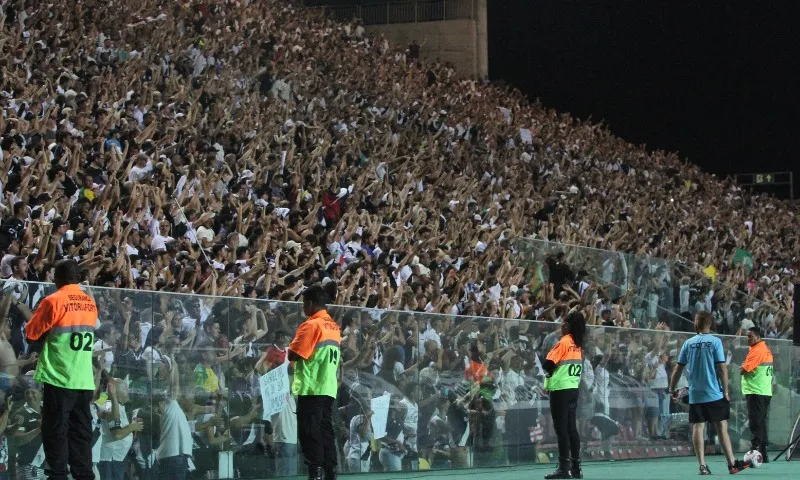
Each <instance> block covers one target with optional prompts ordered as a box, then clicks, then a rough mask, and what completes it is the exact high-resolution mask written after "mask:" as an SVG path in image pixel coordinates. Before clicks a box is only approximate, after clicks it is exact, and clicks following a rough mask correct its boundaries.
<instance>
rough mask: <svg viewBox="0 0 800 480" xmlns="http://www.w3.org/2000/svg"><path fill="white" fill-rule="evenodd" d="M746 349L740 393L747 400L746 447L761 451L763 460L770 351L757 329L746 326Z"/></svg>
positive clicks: (765, 460) (769, 387) (770, 382)
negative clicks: (748, 346) (748, 429)
mask: <svg viewBox="0 0 800 480" xmlns="http://www.w3.org/2000/svg"><path fill="white" fill-rule="evenodd" d="M747 343H748V344H749V345H750V350H749V351H748V352H747V358H745V360H744V363H743V364H742V368H741V372H740V373H741V374H742V394H743V395H744V396H745V398H746V399H747V418H748V420H749V423H750V433H751V436H750V449H751V450H758V451H759V452H761V457H762V458H763V459H764V462H765V463H766V462H768V461H769V460H768V459H767V443H768V440H767V428H768V426H769V423H768V422H767V416H768V415H769V402H770V400H772V374H773V368H774V360H773V357H772V351H771V350H770V349H769V347H768V346H767V343H766V342H765V341H764V340H763V339H762V335H761V329H760V328H758V327H750V329H749V330H748V331H747Z"/></svg>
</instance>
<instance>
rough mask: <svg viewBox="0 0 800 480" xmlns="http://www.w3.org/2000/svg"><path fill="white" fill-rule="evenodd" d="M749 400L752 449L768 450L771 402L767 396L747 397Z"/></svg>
mask: <svg viewBox="0 0 800 480" xmlns="http://www.w3.org/2000/svg"><path fill="white" fill-rule="evenodd" d="M745 398H747V417H748V420H749V421H750V435H751V436H750V447H751V448H752V449H753V450H760V451H764V452H765V451H766V450H767V442H768V438H767V426H768V424H767V417H768V415H769V402H770V400H772V397H769V396H767V395H745Z"/></svg>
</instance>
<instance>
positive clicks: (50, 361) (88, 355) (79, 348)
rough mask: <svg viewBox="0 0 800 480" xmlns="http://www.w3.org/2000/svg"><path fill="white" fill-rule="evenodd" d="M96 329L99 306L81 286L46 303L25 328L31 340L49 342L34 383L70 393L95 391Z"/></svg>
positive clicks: (69, 288) (65, 289)
mask: <svg viewBox="0 0 800 480" xmlns="http://www.w3.org/2000/svg"><path fill="white" fill-rule="evenodd" d="M95 325H97V305H95V303H94V300H92V297H90V296H89V295H87V294H86V293H84V292H83V291H82V290H81V289H80V286H79V285H65V286H63V287H61V288H59V289H58V291H56V292H55V293H53V294H52V295H50V296H48V297H47V298H45V299H44V300H42V302H41V303H40V304H39V306H38V307H37V308H36V311H35V312H33V316H32V317H31V319H30V320H29V321H28V323H27V324H26V325H25V335H26V336H27V337H28V339H29V340H32V341H37V340H39V339H41V338H43V337H44V338H45V342H44V346H43V348H42V353H41V354H40V355H39V363H38V365H37V366H36V374H35V375H34V377H33V378H34V380H36V381H37V382H40V383H47V384H50V385H53V386H55V387H61V388H66V389H70V390H94V389H95V385H94V371H93V370H92V354H93V350H94V328H95Z"/></svg>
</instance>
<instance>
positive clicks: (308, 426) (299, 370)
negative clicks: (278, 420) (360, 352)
mask: <svg viewBox="0 0 800 480" xmlns="http://www.w3.org/2000/svg"><path fill="white" fill-rule="evenodd" d="M328 298H329V297H328V294H327V293H326V292H325V290H324V289H323V288H322V287H321V286H320V285H313V286H311V287H309V288H308V289H307V290H306V291H305V292H303V311H304V312H305V314H306V315H308V319H306V321H305V322H303V323H302V324H300V327H299V328H298V329H297V333H296V334H295V337H294V340H292V343H291V344H289V361H293V362H295V370H294V380H293V381H292V394H293V395H296V396H297V425H298V432H297V433H298V440H299V442H300V449H301V451H302V452H303V456H304V457H305V460H306V463H307V464H308V478H309V480H322V479H323V478H324V479H325V480H334V479H335V478H336V464H337V459H336V444H335V437H334V430H333V402H334V400H335V399H336V394H337V390H338V379H337V374H338V370H339V358H340V354H341V351H340V349H341V342H342V335H341V331H340V329H339V325H338V324H337V323H336V322H335V321H334V320H333V318H331V316H330V315H328V312H327V311H326V310H325V306H326V304H327V303H328Z"/></svg>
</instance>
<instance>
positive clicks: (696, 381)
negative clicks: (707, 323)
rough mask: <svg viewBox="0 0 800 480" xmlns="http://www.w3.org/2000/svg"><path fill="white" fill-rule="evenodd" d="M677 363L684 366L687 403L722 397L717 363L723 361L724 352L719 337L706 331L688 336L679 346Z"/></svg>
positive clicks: (710, 400) (714, 399)
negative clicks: (686, 381) (687, 393)
mask: <svg viewBox="0 0 800 480" xmlns="http://www.w3.org/2000/svg"><path fill="white" fill-rule="evenodd" d="M678 363H679V364H681V365H685V366H686V379H687V380H688V381H689V403H691V404H695V403H707V402H714V401H717V400H719V399H721V398H722V397H723V394H722V384H721V383H720V381H719V378H718V377H717V364H718V363H725V352H723V349H722V341H720V339H719V338H717V337H715V336H713V335H711V334H708V333H700V334H697V335H695V336H694V337H692V338H690V339H689V340H687V341H686V343H684V344H683V347H681V353H680V354H679V355H678Z"/></svg>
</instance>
